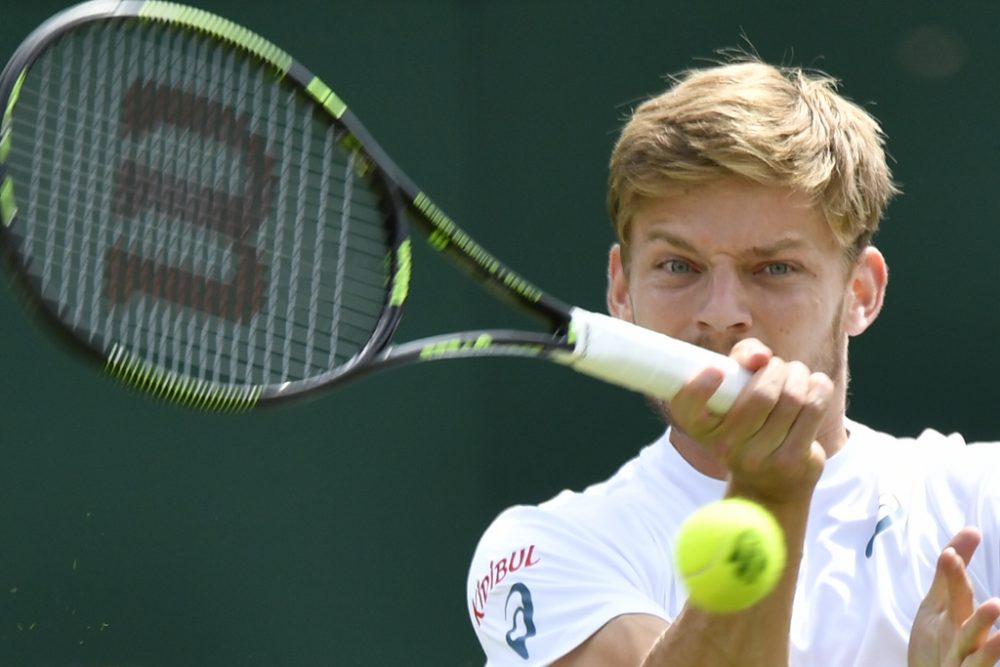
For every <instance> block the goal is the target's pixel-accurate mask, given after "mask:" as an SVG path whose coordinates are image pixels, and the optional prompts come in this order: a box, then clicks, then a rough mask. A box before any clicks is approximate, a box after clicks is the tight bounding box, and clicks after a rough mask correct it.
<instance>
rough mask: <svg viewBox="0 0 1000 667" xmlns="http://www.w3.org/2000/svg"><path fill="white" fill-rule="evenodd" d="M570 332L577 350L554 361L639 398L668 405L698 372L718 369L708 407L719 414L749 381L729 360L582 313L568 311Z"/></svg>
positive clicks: (617, 320) (739, 368)
mask: <svg viewBox="0 0 1000 667" xmlns="http://www.w3.org/2000/svg"><path fill="white" fill-rule="evenodd" d="M570 332H571V336H572V337H573V338H575V341H576V346H575V348H574V350H573V352H571V353H569V354H568V355H567V356H565V357H561V358H560V359H559V361H561V362H562V363H565V364H567V365H569V366H570V367H572V368H573V369H575V370H577V371H579V372H581V373H584V374H586V375H591V376H593V377H596V378H599V379H601V380H604V381H606V382H610V383H612V384H617V385H620V386H622V387H626V388H628V389H632V390H635V391H638V392H640V393H643V394H649V395H652V396H658V397H660V398H664V399H667V400H670V399H672V398H673V397H674V396H675V395H676V394H677V392H678V391H679V390H680V388H681V387H682V386H683V385H684V383H686V382H687V381H688V380H690V379H691V378H692V377H694V376H695V375H696V374H697V373H698V372H700V371H701V370H703V369H705V368H709V367H712V368H718V369H719V370H721V371H723V372H724V373H725V379H724V380H723V382H722V385H721V386H720V387H719V388H718V390H717V391H716V392H715V394H714V395H713V396H712V398H711V399H709V401H708V407H709V409H711V410H712V411H713V412H716V413H718V414H723V413H725V412H726V411H728V410H729V408H730V407H731V406H732V404H733V401H735V400H736V396H737V395H738V394H739V393H740V391H741V390H742V389H743V387H744V386H746V383H747V382H748V381H749V380H750V376H751V374H750V372H749V371H747V370H746V369H745V368H743V367H742V366H740V365H739V364H738V363H736V361H734V360H733V359H730V358H729V357H725V356H722V355H721V354H717V353H715V352H712V351H710V350H706V349H704V348H701V347H698V346H697V345H692V344H691V343H686V342H684V341H681V340H677V339H676V338H671V337H670V336H665V335H663V334H661V333H657V332H655V331H651V330H650V329H644V328H642V327H639V326H636V325H634V324H631V323H629V322H626V321H624V320H619V319H617V318H614V317H609V316H607V315H601V314H598V313H592V312H589V311H586V310H583V309H581V308H573V310H572V319H571V320H570Z"/></svg>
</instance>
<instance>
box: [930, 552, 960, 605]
mask: <svg viewBox="0 0 1000 667" xmlns="http://www.w3.org/2000/svg"><path fill="white" fill-rule="evenodd" d="M959 561H961V556H959V555H958V554H957V553H956V552H955V547H953V546H950V545H949V546H947V547H945V548H944V550H943V551H942V552H941V554H940V555H939V556H938V560H937V566H936V567H935V568H934V579H933V580H932V581H931V587H930V588H929V589H928V590H927V596H926V598H925V599H926V600H927V601H928V602H932V603H933V604H934V606H935V607H936V608H937V609H944V608H946V607H947V606H948V577H949V571H950V570H954V568H955V567H956V563H957V562H959Z"/></svg>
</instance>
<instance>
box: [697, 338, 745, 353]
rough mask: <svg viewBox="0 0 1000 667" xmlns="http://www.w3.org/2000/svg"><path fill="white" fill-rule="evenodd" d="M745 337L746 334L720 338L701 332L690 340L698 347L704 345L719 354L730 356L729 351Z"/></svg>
mask: <svg viewBox="0 0 1000 667" xmlns="http://www.w3.org/2000/svg"><path fill="white" fill-rule="evenodd" d="M744 338H745V337H744V336H740V337H734V336H726V337H725V338H720V337H718V336H709V335H707V334H700V335H698V336H697V337H695V339H694V340H692V341H689V342H690V343H693V344H694V345H697V346H698V347H703V348H705V349H706V350H711V351H712V352H715V353H717V354H721V355H723V356H729V353H730V352H731V351H732V349H733V347H735V346H736V344H737V343H738V342H740V341H741V340H743V339H744Z"/></svg>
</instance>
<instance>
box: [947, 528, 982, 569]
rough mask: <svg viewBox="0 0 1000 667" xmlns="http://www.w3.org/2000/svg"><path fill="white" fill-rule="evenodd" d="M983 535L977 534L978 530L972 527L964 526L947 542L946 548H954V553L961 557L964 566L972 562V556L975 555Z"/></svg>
mask: <svg viewBox="0 0 1000 667" xmlns="http://www.w3.org/2000/svg"><path fill="white" fill-rule="evenodd" d="M982 539H983V535H982V533H980V532H979V529H978V528H975V527H973V526H966V527H965V528H962V529H961V530H959V531H958V532H957V533H955V535H954V536H953V537H952V538H951V540H949V541H948V546H950V547H954V549H955V552H956V553H958V555H959V556H961V557H962V560H963V561H964V562H965V564H966V565H968V564H969V561H971V560H972V554H974V553H975V551H976V548H977V547H979V543H980V542H982Z"/></svg>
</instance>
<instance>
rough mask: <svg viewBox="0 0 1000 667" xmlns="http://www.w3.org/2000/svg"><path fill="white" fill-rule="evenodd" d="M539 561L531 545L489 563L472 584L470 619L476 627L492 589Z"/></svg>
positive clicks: (481, 617) (480, 621)
mask: <svg viewBox="0 0 1000 667" xmlns="http://www.w3.org/2000/svg"><path fill="white" fill-rule="evenodd" d="M539 560H540V557H539V556H538V555H536V554H535V545H534V544H532V545H531V546H528V547H522V548H520V549H515V550H514V551H511V552H510V555H509V556H504V557H503V558H499V559H497V560H491V561H490V564H489V566H488V568H487V571H486V574H485V575H483V576H481V577H479V579H477V580H475V581H473V582H472V591H471V595H470V600H469V606H470V608H471V610H472V618H473V619H474V620H475V621H476V625H477V626H478V625H480V624H481V623H482V620H483V619H484V618H485V617H486V600H487V599H488V598H489V596H490V592H491V591H492V590H493V587H494V586H496V585H497V584H499V583H500V582H501V581H503V580H504V579H506V578H507V575H510V574H514V573H515V572H517V571H518V570H520V569H521V568H528V567H531V566H533V565H536V564H537V563H538V561H539ZM511 590H513V588H511ZM525 590H527V589H525ZM529 599H530V596H529Z"/></svg>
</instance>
